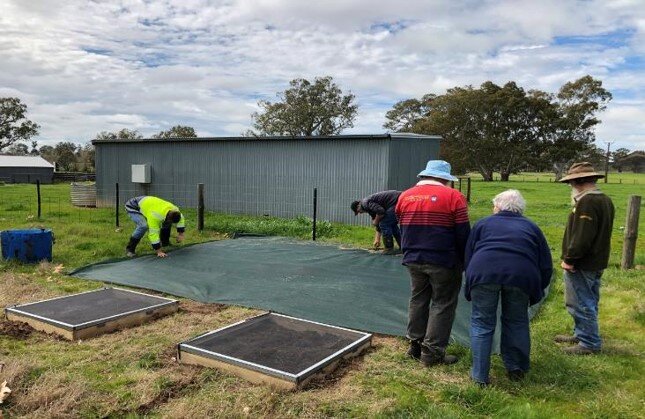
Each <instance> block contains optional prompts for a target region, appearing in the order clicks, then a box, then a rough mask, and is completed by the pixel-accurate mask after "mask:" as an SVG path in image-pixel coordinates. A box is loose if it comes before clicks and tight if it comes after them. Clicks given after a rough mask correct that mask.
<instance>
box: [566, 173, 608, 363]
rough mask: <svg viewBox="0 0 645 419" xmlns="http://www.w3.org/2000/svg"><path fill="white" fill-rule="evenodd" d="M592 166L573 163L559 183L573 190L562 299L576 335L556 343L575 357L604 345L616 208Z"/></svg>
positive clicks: (597, 349)
mask: <svg viewBox="0 0 645 419" xmlns="http://www.w3.org/2000/svg"><path fill="white" fill-rule="evenodd" d="M603 177H604V176H603V175H601V174H600V173H596V172H595V171H594V169H593V166H592V165H591V163H588V162H582V163H575V164H573V165H572V166H571V168H570V169H569V172H568V173H567V176H565V177H563V178H562V179H560V182H564V183H568V184H569V186H571V197H572V200H573V203H574V207H573V210H572V211H571V212H570V213H569V219H568V221H567V227H566V229H565V231H564V238H563V240H562V256H561V258H562V262H561V263H560V266H561V267H562V269H563V270H564V296H565V304H566V306H567V311H568V312H569V314H571V317H573V322H574V329H573V335H558V336H556V337H555V341H556V342H559V343H570V344H574V346H570V347H566V348H564V352H565V353H568V354H571V355H589V354H593V353H596V352H599V351H600V349H601V346H602V341H601V338H600V331H599V328H598V301H599V300H600V278H601V277H602V273H603V270H604V269H605V268H606V267H607V264H608V262H609V250H610V244H611V232H612V228H613V223H614V204H613V203H612V202H611V199H610V198H609V197H608V196H607V195H605V194H604V193H602V192H601V191H600V190H598V187H597V186H596V180H597V179H600V178H603Z"/></svg>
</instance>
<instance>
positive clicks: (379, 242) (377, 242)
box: [373, 240, 381, 249]
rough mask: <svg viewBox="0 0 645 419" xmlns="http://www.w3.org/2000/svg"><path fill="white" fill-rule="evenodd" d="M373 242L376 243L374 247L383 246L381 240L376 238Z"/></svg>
mask: <svg viewBox="0 0 645 419" xmlns="http://www.w3.org/2000/svg"><path fill="white" fill-rule="evenodd" d="M373 244H374V248H375V249H378V248H379V247H381V240H374V243H373Z"/></svg>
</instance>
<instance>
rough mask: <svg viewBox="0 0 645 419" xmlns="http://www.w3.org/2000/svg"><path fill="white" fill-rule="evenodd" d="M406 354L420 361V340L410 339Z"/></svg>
mask: <svg viewBox="0 0 645 419" xmlns="http://www.w3.org/2000/svg"><path fill="white" fill-rule="evenodd" d="M407 355H408V356H409V357H410V358H412V359H416V360H417V361H420V360H421V342H419V341H418V340H411V341H410V347H409V348H408V352H407Z"/></svg>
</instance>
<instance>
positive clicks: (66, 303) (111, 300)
mask: <svg viewBox="0 0 645 419" xmlns="http://www.w3.org/2000/svg"><path fill="white" fill-rule="evenodd" d="M167 301H168V300H165V299H162V298H159V297H155V296H152V295H143V294H139V293H133V292H129V291H124V290H119V289H113V288H108V289H101V290H98V291H93V292H88V293H84V294H76V295H70V296H68V297H63V298H58V299H55V300H50V301H42V302H38V303H33V304H26V305H24V306H19V307H16V309H18V310H20V311H23V312H26V313H30V314H35V315H37V316H41V317H45V318H47V319H52V320H57V321H60V322H64V323H68V324H71V325H77V324H82V323H86V322H91V321H95V320H99V319H103V318H105V317H110V316H116V315H119V314H121V313H126V312H128V311H134V310H142V309H145V308H147V307H151V306H155V305H158V304H162V303H165V302H167Z"/></svg>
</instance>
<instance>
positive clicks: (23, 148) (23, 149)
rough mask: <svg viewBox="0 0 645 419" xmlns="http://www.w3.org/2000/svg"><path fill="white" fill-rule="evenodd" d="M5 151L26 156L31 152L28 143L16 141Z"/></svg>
mask: <svg viewBox="0 0 645 419" xmlns="http://www.w3.org/2000/svg"><path fill="white" fill-rule="evenodd" d="M5 151H6V153H7V154H9V155H11V156H26V155H28V154H29V147H27V145H26V144H23V143H14V144H12V145H10V146H9V147H8V148H7V149H6V150H5Z"/></svg>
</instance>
